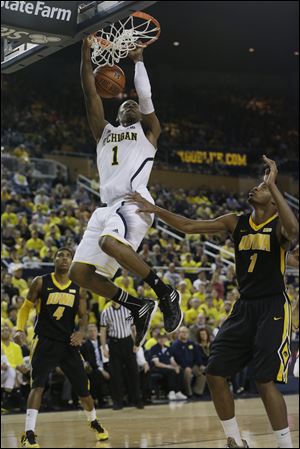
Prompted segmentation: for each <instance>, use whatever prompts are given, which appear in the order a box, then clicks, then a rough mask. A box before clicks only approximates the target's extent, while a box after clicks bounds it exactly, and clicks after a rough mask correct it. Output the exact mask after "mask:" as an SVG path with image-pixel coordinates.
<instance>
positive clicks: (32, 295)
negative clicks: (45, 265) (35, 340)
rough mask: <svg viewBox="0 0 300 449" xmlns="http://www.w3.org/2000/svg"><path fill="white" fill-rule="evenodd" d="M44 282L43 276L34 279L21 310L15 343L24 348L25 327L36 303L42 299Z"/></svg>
mask: <svg viewBox="0 0 300 449" xmlns="http://www.w3.org/2000/svg"><path fill="white" fill-rule="evenodd" d="M42 285H43V280H42V278H41V276H37V277H36V278H34V279H33V281H32V283H31V286H30V288H29V292H28V295H27V298H26V299H25V301H24V303H23V304H22V307H21V308H20V310H19V312H18V316H17V326H16V327H17V331H16V334H15V342H16V343H18V344H19V345H20V346H22V345H23V344H24V343H25V340H26V335H25V326H26V323H27V321H28V315H29V312H30V310H31V309H32V308H33V307H34V305H35V303H36V302H37V300H38V299H39V297H40V294H41V292H42Z"/></svg>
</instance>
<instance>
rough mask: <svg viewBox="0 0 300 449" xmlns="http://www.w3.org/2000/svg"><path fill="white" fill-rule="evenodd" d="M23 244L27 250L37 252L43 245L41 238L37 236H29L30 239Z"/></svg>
mask: <svg viewBox="0 0 300 449" xmlns="http://www.w3.org/2000/svg"><path fill="white" fill-rule="evenodd" d="M25 246H26V249H28V250H31V249H33V250H34V251H37V252H38V253H39V252H40V250H41V249H42V248H43V246H44V242H43V240H42V239H39V238H37V239H33V238H31V239H29V240H27V242H26V245H25Z"/></svg>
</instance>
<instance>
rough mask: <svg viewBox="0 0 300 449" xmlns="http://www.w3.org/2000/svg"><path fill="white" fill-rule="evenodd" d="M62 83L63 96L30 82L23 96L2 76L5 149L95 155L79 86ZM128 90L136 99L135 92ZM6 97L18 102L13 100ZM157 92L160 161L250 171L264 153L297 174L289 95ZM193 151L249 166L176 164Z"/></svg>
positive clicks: (112, 112) (110, 110)
mask: <svg viewBox="0 0 300 449" xmlns="http://www.w3.org/2000/svg"><path fill="white" fill-rule="evenodd" d="M27 87H28V86H25V88H26V89H27ZM62 88H63V89H64V91H63V93H62V94H61V95H59V96H57V95H55V96H53V95H51V94H50V93H49V92H47V91H46V90H45V89H44V90H41V91H40V92H38V93H37V91H35V90H32V87H31V88H30V89H29V90H28V93H27V95H26V101H25V100H24V96H22V95H21V93H22V90H23V89H24V85H22V86H18V83H16V80H13V81H11V80H10V79H9V80H8V79H6V78H4V79H3V80H2V92H3V103H2V104H3V106H2V117H3V125H4V126H2V129H1V145H2V147H4V148H5V149H6V150H8V151H10V150H13V149H14V148H15V147H18V146H19V145H21V144H23V145H25V147H26V148H27V149H28V150H29V151H30V154H31V156H33V157H34V156H36V157H42V156H43V154H45V153H47V152H48V153H49V152H51V153H53V152H57V153H58V154H61V153H62V152H69V153H72V152H73V153H79V152H80V153H84V154H86V155H87V154H90V155H93V154H94V147H95V145H94V141H93V139H92V135H91V132H90V130H89V127H88V122H87V119H86V114H85V110H84V104H83V98H82V93H81V90H80V88H79V86H78V85H75V86H73V87H72V85H70V86H69V85H68V86H66V85H65V86H63V87H62ZM129 95H130V97H131V98H135V95H134V91H131V92H129ZM11 96H13V97H14V98H15V99H16V101H13V102H12V101H10V100H9V99H10V98H11ZM156 96H157V98H156V99H155V102H156V103H157V111H158V115H159V118H160V120H161V123H162V135H161V138H160V143H159V148H160V151H159V152H158V154H157V158H156V164H157V166H159V167H168V166H170V165H171V166H172V167H176V169H177V170H196V171H198V172H201V173H219V174H225V175H226V174H228V173H231V172H232V171H233V170H237V169H239V175H241V174H246V175H247V174H248V173H249V171H250V170H253V164H255V163H256V164H257V162H258V161H259V158H260V157H261V155H262V154H264V153H266V154H268V156H269V157H272V158H275V159H276V160H277V163H278V165H279V167H281V168H284V170H285V172H286V173H287V172H289V173H292V174H293V175H294V176H298V172H297V169H295V164H294V163H293V161H295V160H296V159H297V154H298V134H299V133H298V124H297V112H296V111H297V106H296V105H293V103H291V102H290V101H287V100H284V99H283V98H282V97H276V98H272V97H266V96H261V97H255V96H254V95H251V94H238V93H227V92H225V93H224V91H223V90H218V89H214V90H212V89H206V90H202V91H201V90H198V91H197V92H193V93H192V97H193V101H189V98H190V94H189V93H188V92H186V91H182V92H180V91H176V96H172V99H171V101H170V99H168V96H167V94H166V93H165V92H164V93H163V94H162V95H160V93H159V92H157V93H156ZM66 99H67V101H66ZM124 99H126V97H125V98H122V100H124ZM182 99H185V101H182ZM122 100H120V99H119V100H109V101H107V102H106V103H105V111H106V115H107V118H108V119H109V120H110V121H111V122H112V123H115V118H116V110H117V108H118V105H119V104H120V102H121V101H122ZM199 105H200V107H199ZM193 149H194V150H201V151H207V150H208V151H209V150H213V151H227V152H240V153H247V158H248V168H247V167H246V168H243V167H238V168H236V167H234V166H233V167H232V166H225V165H221V164H219V163H218V162H214V163H212V164H203V165H201V167H199V166H198V164H186V163H183V162H181V161H180V159H179V157H178V155H177V151H178V150H193Z"/></svg>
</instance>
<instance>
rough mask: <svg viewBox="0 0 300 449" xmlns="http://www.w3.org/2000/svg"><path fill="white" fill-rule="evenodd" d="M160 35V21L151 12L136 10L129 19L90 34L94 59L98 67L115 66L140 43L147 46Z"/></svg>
mask: <svg viewBox="0 0 300 449" xmlns="http://www.w3.org/2000/svg"><path fill="white" fill-rule="evenodd" d="M159 35H160V24H159V22H158V21H157V20H156V19H155V18H154V17H152V16H150V15H149V14H146V13H144V12H141V11H136V12H134V13H132V14H131V15H130V16H129V17H128V18H127V19H125V20H119V21H118V22H116V23H113V24H112V25H110V27H109V28H107V27H106V28H105V29H103V30H99V31H97V32H96V33H93V34H91V35H90V36H89V38H88V39H89V41H90V44H91V48H92V56H91V57H92V61H93V63H94V64H96V65H97V66H98V67H102V66H104V65H109V66H113V65H115V64H117V63H118V62H119V61H120V59H122V58H126V57H127V56H128V53H129V52H130V51H132V50H134V49H135V48H136V47H137V46H138V45H141V46H143V47H147V46H148V45H150V44H153V43H154V42H155V41H156V40H157V39H158V38H159Z"/></svg>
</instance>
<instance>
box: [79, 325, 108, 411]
mask: <svg viewBox="0 0 300 449" xmlns="http://www.w3.org/2000/svg"><path fill="white" fill-rule="evenodd" d="M80 350H81V353H82V355H83V358H84V360H85V361H86V362H87V364H88V366H87V374H88V377H89V380H90V383H91V395H92V397H93V398H94V399H95V400H97V402H98V407H103V405H105V402H104V395H105V386H107V385H108V383H109V381H110V374H109V368H108V366H107V365H108V364H104V362H103V358H102V353H101V343H100V338H99V335H98V329H97V326H96V325H95V324H89V325H88V337H87V340H86V341H85V342H84V343H83V345H82V346H81V349H80ZM106 390H107V389H106Z"/></svg>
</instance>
